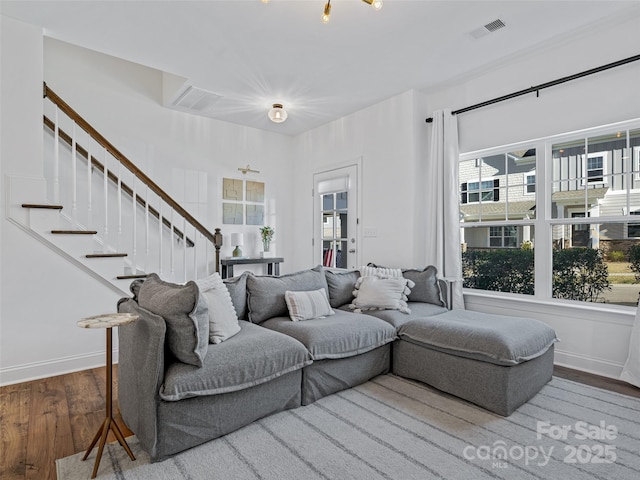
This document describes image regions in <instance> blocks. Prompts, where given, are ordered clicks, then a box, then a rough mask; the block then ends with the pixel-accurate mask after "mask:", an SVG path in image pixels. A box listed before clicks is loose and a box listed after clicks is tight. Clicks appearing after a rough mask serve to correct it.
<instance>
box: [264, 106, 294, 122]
mask: <svg viewBox="0 0 640 480" xmlns="http://www.w3.org/2000/svg"><path fill="white" fill-rule="evenodd" d="M267 115H269V119H270V120H271V121H272V122H273V123H282V122H284V121H285V120H286V119H287V117H288V116H289V115H288V114H287V111H286V110H285V109H284V107H283V106H282V104H281V103H274V104H273V107H272V108H271V110H269V113H268V114H267Z"/></svg>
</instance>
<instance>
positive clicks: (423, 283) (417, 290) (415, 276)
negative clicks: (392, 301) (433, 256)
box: [402, 265, 444, 307]
mask: <svg viewBox="0 0 640 480" xmlns="http://www.w3.org/2000/svg"><path fill="white" fill-rule="evenodd" d="M402 276H403V277H404V278H408V279H409V280H413V282H414V283H415V286H414V287H413V288H412V289H411V293H410V294H409V301H410V302H424V303H432V304H434V305H439V306H441V307H443V306H444V302H443V301H442V298H440V287H439V285H438V270H437V269H436V267H434V266H433V265H429V266H428V267H427V268H425V269H424V270H411V269H409V270H403V271H402Z"/></svg>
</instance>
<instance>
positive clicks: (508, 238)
mask: <svg viewBox="0 0 640 480" xmlns="http://www.w3.org/2000/svg"><path fill="white" fill-rule="evenodd" d="M489 246H490V247H498V248H515V247H517V246H518V230H517V227H515V226H513V225H509V226H505V227H489Z"/></svg>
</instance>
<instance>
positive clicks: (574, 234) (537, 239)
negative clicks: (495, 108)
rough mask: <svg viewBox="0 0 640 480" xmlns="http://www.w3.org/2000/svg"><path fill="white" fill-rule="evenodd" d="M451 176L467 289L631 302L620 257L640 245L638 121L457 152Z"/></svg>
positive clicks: (633, 296) (630, 277) (628, 275)
mask: <svg viewBox="0 0 640 480" xmlns="http://www.w3.org/2000/svg"><path fill="white" fill-rule="evenodd" d="M478 158H481V159H482V162H477V159H478ZM458 173H459V178H460V185H461V190H460V193H461V196H460V198H461V200H462V202H461V204H460V213H461V222H460V227H461V237H462V241H463V253H462V259H463V277H464V287H465V288H471V289H480V290H485V291H493V292H509V293H516V294H523V295H535V296H536V297H539V298H542V299H563V300H573V301H581V302H606V303H615V304H621V305H629V306H635V305H636V304H637V300H638V298H637V296H638V289H637V288H629V286H628V284H633V283H635V275H634V272H633V271H631V270H630V268H629V266H628V265H625V264H624V263H622V264H621V262H620V258H625V257H628V255H629V252H630V251H631V250H632V249H635V248H636V247H638V248H640V218H638V219H636V218H635V217H638V216H640V207H638V206H639V205H640V119H636V120H633V121H629V122H621V123H618V124H616V125H615V126H604V127H600V128H592V129H589V130H588V131H584V132H574V133H571V134H566V135H555V136H551V137H547V138H543V139H540V140H536V141H535V142H530V143H521V144H514V145H511V146H508V147H499V148H494V149H487V150H483V151H478V152H470V153H468V154H462V155H461V156H460V163H459V172H458ZM494 179H499V184H497V185H493V187H494V188H493V189H491V188H489V187H490V185H489V183H488V182H489V181H490V180H494ZM483 182H486V183H483ZM543 186H544V188H542V187H543ZM491 190H494V191H496V190H497V193H498V195H497V196H496V195H494V196H493V197H491V196H490V195H491V193H490V192H491ZM541 245H544V248H537V249H534V246H538V247H540V246H541ZM614 252H615V253H616V255H613V253H614ZM615 259H617V263H616V260H615ZM625 284H626V285H625ZM498 294H499V293H496V295H498Z"/></svg>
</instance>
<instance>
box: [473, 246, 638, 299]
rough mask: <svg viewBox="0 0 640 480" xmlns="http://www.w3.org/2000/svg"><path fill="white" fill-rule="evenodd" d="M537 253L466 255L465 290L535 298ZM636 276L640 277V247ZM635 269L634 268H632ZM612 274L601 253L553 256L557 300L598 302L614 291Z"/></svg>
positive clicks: (479, 252)
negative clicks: (610, 274)
mask: <svg viewBox="0 0 640 480" xmlns="http://www.w3.org/2000/svg"><path fill="white" fill-rule="evenodd" d="M533 262H534V251H533V250H527V249H515V248H514V249H500V250H468V251H466V252H465V253H463V254H462V275H463V278H464V283H463V285H464V287H466V288H475V289H479V290H489V291H493V292H511V293H521V294H525V295H533V293H534V287H535V281H534V263H533ZM636 266H637V269H636V270H634V271H635V272H636V276H640V245H639V246H638V249H637V263H636ZM632 268H633V267H632ZM608 276H609V272H608V268H607V264H606V263H605V261H604V256H603V253H602V251H601V250H597V249H592V248H569V249H563V250H556V251H554V253H553V296H554V298H563V299H568V300H578V301H583V302H596V301H597V300H598V296H599V295H600V294H601V293H602V292H603V291H604V290H610V289H611V287H610V284H609V280H608Z"/></svg>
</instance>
